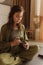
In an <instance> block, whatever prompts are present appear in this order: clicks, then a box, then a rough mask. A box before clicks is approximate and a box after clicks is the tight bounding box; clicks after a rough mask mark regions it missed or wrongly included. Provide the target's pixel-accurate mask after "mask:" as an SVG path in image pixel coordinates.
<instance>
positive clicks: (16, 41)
mask: <svg viewBox="0 0 43 65" xmlns="http://www.w3.org/2000/svg"><path fill="white" fill-rule="evenodd" d="M20 43H21V40H20V39H19V38H15V39H14V40H13V41H12V42H11V47H13V46H17V45H19V44H20Z"/></svg>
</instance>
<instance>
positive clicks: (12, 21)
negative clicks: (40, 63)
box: [1, 5, 37, 60]
mask: <svg viewBox="0 0 43 65" xmlns="http://www.w3.org/2000/svg"><path fill="white" fill-rule="evenodd" d="M23 13H24V9H23V7H21V6H19V5H15V6H13V7H12V8H11V11H10V13H9V20H8V23H7V24H5V25H3V26H2V28H1V33H2V41H3V45H4V47H5V48H3V52H4V53H6V52H8V53H11V54H12V55H13V56H14V57H15V56H19V57H20V58H22V59H26V60H31V59H32V57H33V55H34V54H35V53H36V52H37V46H33V47H32V46H31V47H29V43H28V42H29V41H28V38H27V35H26V32H25V27H24V25H23V24H22V22H21V20H22V18H23ZM33 51H34V53H32V52H33Z"/></svg>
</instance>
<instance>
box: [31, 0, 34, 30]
mask: <svg viewBox="0 0 43 65" xmlns="http://www.w3.org/2000/svg"><path fill="white" fill-rule="evenodd" d="M34 16H35V0H31V10H30V29H32V30H34V21H33V18H34Z"/></svg>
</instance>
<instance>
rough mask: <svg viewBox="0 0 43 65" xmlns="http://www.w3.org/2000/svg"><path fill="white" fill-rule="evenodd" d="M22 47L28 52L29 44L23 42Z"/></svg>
mask: <svg viewBox="0 0 43 65" xmlns="http://www.w3.org/2000/svg"><path fill="white" fill-rule="evenodd" d="M23 47H24V48H25V49H27V50H28V49H29V43H28V42H27V41H25V44H23Z"/></svg>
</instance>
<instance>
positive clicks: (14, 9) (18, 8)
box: [8, 5, 24, 29]
mask: <svg viewBox="0 0 43 65" xmlns="http://www.w3.org/2000/svg"><path fill="white" fill-rule="evenodd" d="M22 11H23V12H24V9H23V7H21V6H19V5H14V6H13V7H12V8H11V11H10V13H9V17H8V28H9V29H11V28H12V27H13V24H14V21H13V15H14V14H15V13H16V12H22ZM18 27H20V26H19V25H18Z"/></svg>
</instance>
